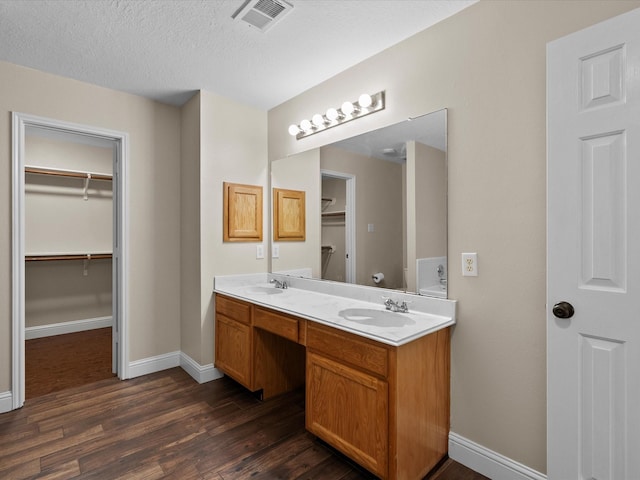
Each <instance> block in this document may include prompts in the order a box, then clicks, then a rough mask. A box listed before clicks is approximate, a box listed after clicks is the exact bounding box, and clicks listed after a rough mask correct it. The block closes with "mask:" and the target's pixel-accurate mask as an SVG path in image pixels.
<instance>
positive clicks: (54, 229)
mask: <svg viewBox="0 0 640 480" xmlns="http://www.w3.org/2000/svg"><path fill="white" fill-rule="evenodd" d="M113 158H114V146H113V145H112V144H111V143H110V142H108V141H103V140H100V139H96V138H93V137H90V136H84V135H79V134H72V133H61V132H59V131H51V130H47V129H46V128H42V129H41V128H29V129H28V130H27V134H26V136H25V190H24V194H25V195H24V197H25V212H24V214H25V218H24V229H25V231H24V239H25V240H24V242H25V245H24V249H25V367H26V369H25V398H26V399H27V400H28V399H29V398H33V397H37V396H40V395H43V394H46V393H50V392H53V391H58V390H61V389H64V388H66V387H71V386H77V385H80V384H84V383H90V382H93V381H96V380H100V379H103V378H107V377H109V376H111V375H113V374H114V373H115V362H114V361H113V347H112V338H113V329H112V327H113V314H112V299H113V295H112V288H113V282H112V251H113V184H112V183H113V181H112V169H113Z"/></svg>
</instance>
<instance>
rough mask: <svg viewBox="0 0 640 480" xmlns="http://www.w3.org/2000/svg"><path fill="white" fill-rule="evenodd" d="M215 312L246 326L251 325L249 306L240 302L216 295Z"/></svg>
mask: <svg viewBox="0 0 640 480" xmlns="http://www.w3.org/2000/svg"><path fill="white" fill-rule="evenodd" d="M216 312H218V313H221V314H223V315H226V316H227V317H229V318H232V319H234V320H236V321H238V322H242V323H244V324H246V325H251V305H250V304H248V303H245V302H241V301H240V300H234V299H232V298H229V297H223V296H221V295H216Z"/></svg>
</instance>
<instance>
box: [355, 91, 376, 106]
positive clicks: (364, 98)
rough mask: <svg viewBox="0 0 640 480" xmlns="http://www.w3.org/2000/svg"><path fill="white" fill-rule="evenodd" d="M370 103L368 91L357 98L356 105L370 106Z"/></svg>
mask: <svg viewBox="0 0 640 480" xmlns="http://www.w3.org/2000/svg"><path fill="white" fill-rule="evenodd" d="M372 103H373V99H372V98H371V95H369V94H368V93H363V94H362V95H360V97H359V98H358V105H360V106H361V107H362V108H368V107H370V106H371V104H372Z"/></svg>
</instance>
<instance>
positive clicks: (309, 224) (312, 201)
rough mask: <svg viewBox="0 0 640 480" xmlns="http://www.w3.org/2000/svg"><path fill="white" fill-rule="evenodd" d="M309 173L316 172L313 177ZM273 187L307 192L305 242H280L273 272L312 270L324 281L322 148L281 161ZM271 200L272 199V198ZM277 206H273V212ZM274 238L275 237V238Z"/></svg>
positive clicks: (275, 169)
mask: <svg viewBox="0 0 640 480" xmlns="http://www.w3.org/2000/svg"><path fill="white" fill-rule="evenodd" d="M309 172H313V174H310V173H309ZM271 186H272V188H287V189H291V190H303V191H304V192H305V210H306V211H305V223H306V234H305V241H304V242H278V245H279V247H280V257H279V258H273V259H272V260H271V261H272V265H271V270H272V271H273V272H281V271H286V270H293V269H298V268H310V269H311V275H312V277H313V278H320V276H321V266H320V228H321V227H320V214H319V212H320V208H321V206H320V195H321V182H320V151H319V150H318V149H314V150H310V151H308V152H303V153H299V154H297V155H293V156H291V157H288V158H281V159H279V160H278V161H277V162H273V163H272V165H271ZM268 198H269V199H270V198H271V196H270V195H269V197H268ZM272 207H273V206H272V205H270V206H269V208H270V209H271V208H272ZM272 238H273V237H272Z"/></svg>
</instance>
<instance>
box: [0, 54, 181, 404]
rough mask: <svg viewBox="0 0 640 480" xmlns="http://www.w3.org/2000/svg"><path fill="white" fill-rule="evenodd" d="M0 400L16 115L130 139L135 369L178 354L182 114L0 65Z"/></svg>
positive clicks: (7, 324)
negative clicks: (155, 358)
mask: <svg viewBox="0 0 640 480" xmlns="http://www.w3.org/2000/svg"><path fill="white" fill-rule="evenodd" d="M0 78H2V85H1V87H0V113H1V115H0V145H2V149H0V198H2V202H0V205H2V207H1V208H0V232H1V233H0V392H5V391H8V390H10V389H11V231H12V227H11V204H12V202H11V176H12V174H11V172H12V166H11V112H13V111H16V112H22V113H27V114H33V115H39V116H43V117H49V118H55V119H58V120H63V121H67V122H74V123H80V124H85V125H92V126H96V127H101V128H107V129H113V130H119V131H124V132H128V133H129V140H130V147H129V160H130V170H129V173H130V181H131V183H130V204H129V212H130V276H129V289H130V296H129V302H130V305H129V312H130V319H129V337H130V341H131V343H130V352H129V357H130V360H131V361H134V360H138V359H142V358H147V357H151V356H154V355H159V354H163V353H167V352H173V351H176V350H179V349H180V330H179V318H180V255H179V254H180V211H179V208H180V161H179V159H180V112H179V110H178V109H177V108H175V107H170V106H167V105H162V104H159V103H157V102H153V101H150V100H147V99H143V98H140V97H136V96H133V95H128V94H124V93H119V92H115V91H112V90H108V89H105V88H101V87H97V86H95V85H89V84H86V83H82V82H78V81H74V80H70V79H67V78H63V77H59V76H55V75H50V74H46V73H42V72H38V71H35V70H31V69H28V68H24V67H19V66H16V65H12V64H9V63H5V62H0Z"/></svg>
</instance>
